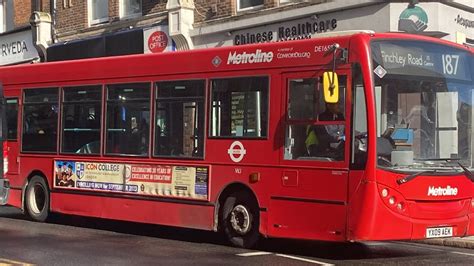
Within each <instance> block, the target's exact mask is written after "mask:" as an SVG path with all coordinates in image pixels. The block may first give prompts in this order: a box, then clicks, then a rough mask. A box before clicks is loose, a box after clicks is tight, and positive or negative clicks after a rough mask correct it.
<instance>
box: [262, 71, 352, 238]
mask: <svg viewBox="0 0 474 266" xmlns="http://www.w3.org/2000/svg"><path fill="white" fill-rule="evenodd" d="M319 74H321V75H322V73H316V74H315V73H314V72H311V73H295V74H288V75H286V76H285V77H284V80H283V84H286V87H287V89H286V90H285V91H284V93H285V95H283V98H284V99H286V110H285V111H286V112H285V116H286V119H285V123H284V127H282V128H281V130H284V133H283V134H284V136H285V138H284V145H283V147H284V150H283V151H282V156H281V158H282V159H281V164H282V165H283V166H284V167H283V169H282V172H281V185H280V189H279V190H278V191H277V193H276V194H274V195H273V196H272V197H271V203H270V206H271V209H272V210H271V211H270V213H271V214H270V217H269V220H270V224H269V231H273V232H271V233H274V234H276V235H277V236H280V237H289V236H291V237H297V238H308V239H322V240H343V239H344V237H345V224H346V207H347V187H348V186H347V185H348V176H349V175H348V167H347V160H348V158H347V154H346V152H345V151H348V150H349V149H348V147H349V146H348V143H346V141H345V138H346V136H347V135H348V132H347V130H346V129H347V128H348V127H347V126H346V123H347V121H346V119H345V118H346V117H350V116H348V113H347V112H348V110H349V109H350V108H346V106H347V105H346V104H347V103H346V101H345V99H346V93H347V91H348V90H346V88H347V78H346V77H347V75H345V74H344V72H342V73H338V74H339V76H340V78H339V80H340V100H339V102H338V103H335V104H327V103H325V102H324V97H323V92H322V84H321V81H320V80H322V79H321V78H320V77H321V75H319Z"/></svg>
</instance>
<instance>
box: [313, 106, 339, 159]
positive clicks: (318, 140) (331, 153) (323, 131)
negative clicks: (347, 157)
mask: <svg viewBox="0 0 474 266" xmlns="http://www.w3.org/2000/svg"><path fill="white" fill-rule="evenodd" d="M318 120H319V121H344V115H343V114H342V112H340V110H339V104H338V103H326V110H324V112H322V113H320V114H319V115H318ZM344 140H345V137H344V125H309V126H308V127H307V129H306V140H305V144H306V149H307V152H308V155H309V156H311V157H329V158H333V159H338V160H339V159H342V158H343V156H344V150H343V146H344V145H341V143H339V142H340V141H344ZM331 144H338V145H337V147H334V146H333V145H331ZM340 147H342V149H341V148H340Z"/></svg>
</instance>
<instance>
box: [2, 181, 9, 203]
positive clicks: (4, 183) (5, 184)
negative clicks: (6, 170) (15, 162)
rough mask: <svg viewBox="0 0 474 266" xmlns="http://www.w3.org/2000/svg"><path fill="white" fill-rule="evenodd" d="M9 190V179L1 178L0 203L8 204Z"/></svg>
mask: <svg viewBox="0 0 474 266" xmlns="http://www.w3.org/2000/svg"><path fill="white" fill-rule="evenodd" d="M9 192H10V182H9V181H8V179H0V205H5V204H7V202H8V194H9Z"/></svg>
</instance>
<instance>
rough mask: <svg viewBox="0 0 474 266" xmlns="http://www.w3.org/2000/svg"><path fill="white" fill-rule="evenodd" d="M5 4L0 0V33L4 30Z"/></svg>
mask: <svg viewBox="0 0 474 266" xmlns="http://www.w3.org/2000/svg"><path fill="white" fill-rule="evenodd" d="M5 4H6V3H4V2H3V1H2V0H0V33H2V32H5V31H6V28H7V27H6V19H5V17H6V12H5Z"/></svg>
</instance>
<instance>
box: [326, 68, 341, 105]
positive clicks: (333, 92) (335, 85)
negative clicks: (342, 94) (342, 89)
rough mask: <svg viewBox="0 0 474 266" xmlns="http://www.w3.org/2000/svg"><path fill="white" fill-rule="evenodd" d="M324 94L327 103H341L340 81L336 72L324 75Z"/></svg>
mask: <svg viewBox="0 0 474 266" xmlns="http://www.w3.org/2000/svg"><path fill="white" fill-rule="evenodd" d="M323 92H324V101H325V102H326V103H337V102H339V81H338V79H337V74H336V73H335V72H333V71H326V72H324V73H323Z"/></svg>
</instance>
